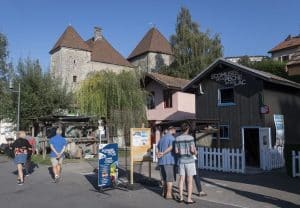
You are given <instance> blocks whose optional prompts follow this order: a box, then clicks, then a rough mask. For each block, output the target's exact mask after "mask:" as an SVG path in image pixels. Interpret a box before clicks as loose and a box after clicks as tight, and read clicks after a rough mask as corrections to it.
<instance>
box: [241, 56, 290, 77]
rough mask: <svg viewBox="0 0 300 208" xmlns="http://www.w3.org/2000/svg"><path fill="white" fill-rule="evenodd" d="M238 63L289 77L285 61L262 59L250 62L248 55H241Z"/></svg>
mask: <svg viewBox="0 0 300 208" xmlns="http://www.w3.org/2000/svg"><path fill="white" fill-rule="evenodd" d="M238 63H239V64H242V65H244V66H247V67H250V68H253V69H257V70H260V71H265V72H269V73H271V74H274V75H277V76H280V77H283V78H286V79H291V78H290V77H289V76H288V73H287V72H286V70H285V66H286V63H284V62H281V61H276V60H273V59H263V60H262V61H257V62H251V61H250V59H249V57H247V56H245V57H242V58H241V59H240V60H239V62H238Z"/></svg>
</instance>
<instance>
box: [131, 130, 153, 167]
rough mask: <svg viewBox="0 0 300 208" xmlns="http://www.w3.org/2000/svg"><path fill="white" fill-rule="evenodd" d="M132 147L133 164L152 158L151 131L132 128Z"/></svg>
mask: <svg viewBox="0 0 300 208" xmlns="http://www.w3.org/2000/svg"><path fill="white" fill-rule="evenodd" d="M130 146H131V155H132V160H133V162H140V161H144V159H145V158H146V157H148V156H150V149H151V129H150V128H131V129H130Z"/></svg>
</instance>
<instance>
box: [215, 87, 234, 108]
mask: <svg viewBox="0 0 300 208" xmlns="http://www.w3.org/2000/svg"><path fill="white" fill-rule="evenodd" d="M232 104H234V91H233V88H225V89H219V91H218V105H232Z"/></svg>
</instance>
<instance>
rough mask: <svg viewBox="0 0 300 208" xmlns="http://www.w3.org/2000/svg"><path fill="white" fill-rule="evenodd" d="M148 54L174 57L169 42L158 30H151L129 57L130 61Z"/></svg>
mask: <svg viewBox="0 0 300 208" xmlns="http://www.w3.org/2000/svg"><path fill="white" fill-rule="evenodd" d="M147 52H158V53H163V54H170V55H172V54H173V52H172V47H171V45H170V43H169V42H168V40H167V39H166V38H165V37H164V36H163V35H162V34H161V33H160V32H159V31H158V30H157V29H156V28H151V29H150V30H149V31H148V32H147V34H146V35H145V36H144V37H143V39H142V40H141V41H140V42H139V44H138V45H137V46H136V47H135V49H134V50H133V51H132V52H131V54H130V55H129V56H128V60H130V59H132V58H134V57H136V56H140V55H142V54H144V53H147Z"/></svg>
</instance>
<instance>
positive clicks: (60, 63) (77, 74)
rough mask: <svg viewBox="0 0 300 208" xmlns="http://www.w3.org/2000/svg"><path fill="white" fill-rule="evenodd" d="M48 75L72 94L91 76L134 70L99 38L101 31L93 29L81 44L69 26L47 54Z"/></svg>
mask: <svg viewBox="0 0 300 208" xmlns="http://www.w3.org/2000/svg"><path fill="white" fill-rule="evenodd" d="M50 55H51V65H50V71H51V73H52V75H53V76H54V77H55V78H56V79H62V81H63V83H64V84H66V85H67V89H68V90H70V91H73V90H74V89H76V87H77V86H79V84H80V82H81V81H83V80H84V79H85V78H86V76H87V75H88V74H89V73H91V72H96V71H101V70H112V71H114V72H116V73H119V72H121V71H122V70H133V69H134V66H133V65H131V64H130V63H129V62H128V61H127V60H126V59H125V58H124V57H123V56H122V55H121V54H120V53H119V52H118V51H117V50H116V49H114V48H113V47H112V46H111V45H110V43H109V42H108V41H107V40H106V39H105V38H104V36H103V35H102V29H101V28H100V27H95V28H94V37H92V38H90V39H89V40H87V41H84V40H83V39H82V38H81V37H80V35H79V34H78V33H77V32H76V31H75V29H74V28H73V27H72V26H68V27H67V28H66V30H65V31H64V33H63V34H62V35H61V37H60V38H59V39H58V41H57V42H56V43H55V45H54V47H53V48H52V49H51V51H50Z"/></svg>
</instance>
